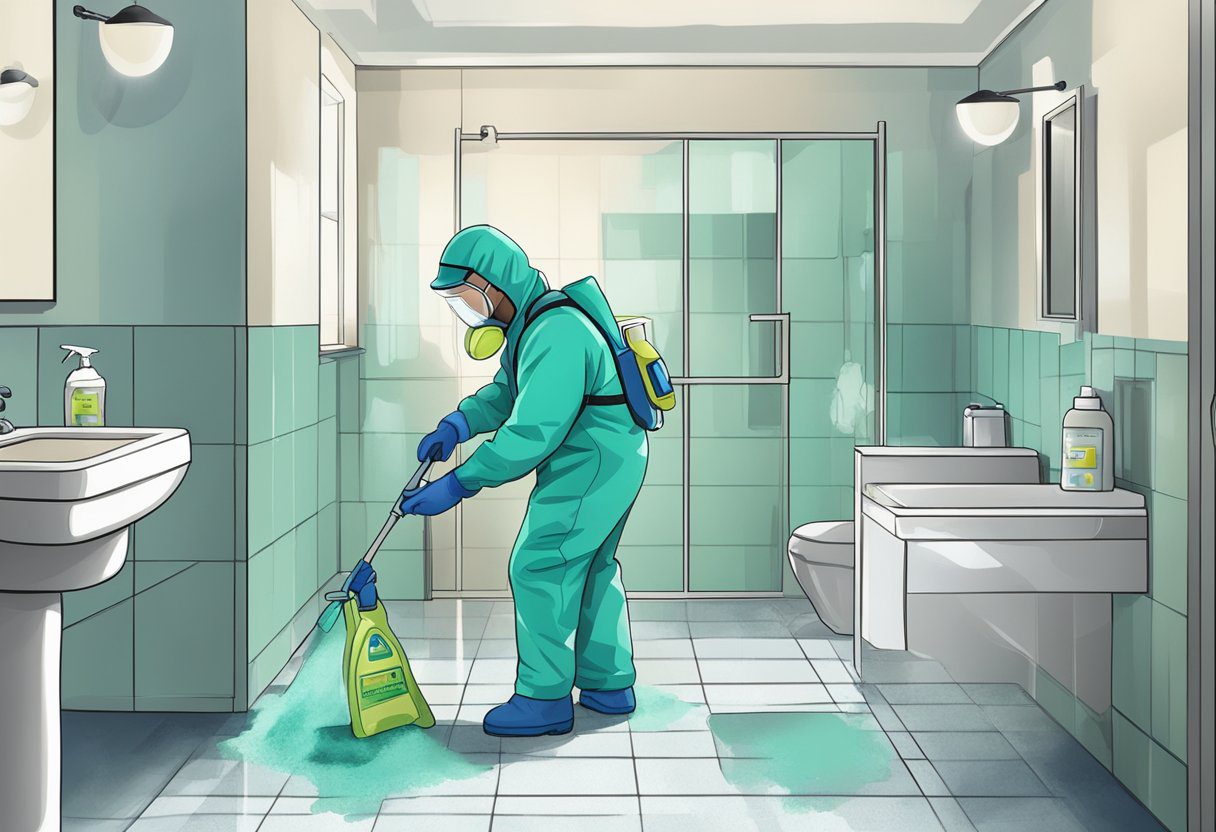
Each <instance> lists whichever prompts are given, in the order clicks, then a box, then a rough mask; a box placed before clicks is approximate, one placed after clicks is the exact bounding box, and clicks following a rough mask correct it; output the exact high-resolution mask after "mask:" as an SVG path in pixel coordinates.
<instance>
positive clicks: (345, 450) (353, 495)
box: [338, 433, 391, 501]
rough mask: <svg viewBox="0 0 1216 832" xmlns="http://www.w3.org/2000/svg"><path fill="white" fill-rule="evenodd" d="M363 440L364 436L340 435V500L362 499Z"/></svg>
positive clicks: (354, 434)
mask: <svg viewBox="0 0 1216 832" xmlns="http://www.w3.org/2000/svg"><path fill="white" fill-rule="evenodd" d="M373 435H375V434H367V436H373ZM389 435H391V434H389ZM363 439H364V435H363V434H358V433H339V434H338V498H339V499H341V500H344V501H350V500H356V501H357V500H359V499H361V495H362V490H361V489H362V472H363V462H362V459H363V458H362V451H361V450H360V449H361V447H362V444H363Z"/></svg>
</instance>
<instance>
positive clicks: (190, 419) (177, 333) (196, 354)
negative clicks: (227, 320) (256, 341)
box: [135, 326, 236, 444]
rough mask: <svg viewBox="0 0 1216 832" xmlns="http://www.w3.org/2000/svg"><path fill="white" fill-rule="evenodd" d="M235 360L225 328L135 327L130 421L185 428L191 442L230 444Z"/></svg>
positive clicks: (229, 337) (232, 434)
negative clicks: (133, 409)
mask: <svg viewBox="0 0 1216 832" xmlns="http://www.w3.org/2000/svg"><path fill="white" fill-rule="evenodd" d="M235 361H236V349H235V344H234V341H233V331H232V328H231V327H212V326H189V327H184V326H174V327H160V326H151V327H148V326H142V327H136V328H135V421H136V423H137V424H140V425H144V426H153V427H180V428H186V429H187V430H188V431H190V439H191V442H194V443H212V444H223V443H231V442H232V441H233V436H234V424H233V422H234V418H235V413H234V393H233V391H234V389H235V385H234V381H235V377H236V368H235Z"/></svg>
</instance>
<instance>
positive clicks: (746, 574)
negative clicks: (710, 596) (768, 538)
mask: <svg viewBox="0 0 1216 832" xmlns="http://www.w3.org/2000/svg"><path fill="white" fill-rule="evenodd" d="M784 562H785V559H784V558H783V557H776V556H774V552H773V549H772V548H771V547H769V546H722V545H704V546H696V547H694V549H693V552H692V557H691V559H690V562H689V568H688V586H689V589H691V590H692V591H693V592H723V591H726V592H730V591H734V592H777V591H780V589H781V570H782V568H783V564H784Z"/></svg>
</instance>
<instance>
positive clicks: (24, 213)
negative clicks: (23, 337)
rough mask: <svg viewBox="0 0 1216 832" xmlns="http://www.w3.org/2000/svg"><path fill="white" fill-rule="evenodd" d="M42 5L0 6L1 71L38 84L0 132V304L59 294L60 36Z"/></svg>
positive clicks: (28, 1)
mask: <svg viewBox="0 0 1216 832" xmlns="http://www.w3.org/2000/svg"><path fill="white" fill-rule="evenodd" d="M53 9H54V6H53V4H51V3H49V2H44V1H43V0H38V2H34V0H3V2H0V70H2V69H8V68H17V69H23V70H24V71H26V72H28V73H29V74H30V75H32V76H34V77H35V78H37V79H38V84H39V86H38V91H37V93H36V97H35V98H34V106H33V109H32V110H30V113H29V115H27V116H26V117H25V119H24V120H23V121H22V122H21V123H20V124H15V125H13V126H11V127H2V126H0V212H2V213H3V215H4V222H3V223H0V300H50V299H51V298H52V297H53V296H54V291H55V171H54V160H55V78H54V69H55V46H54V44H55V30H54V12H53Z"/></svg>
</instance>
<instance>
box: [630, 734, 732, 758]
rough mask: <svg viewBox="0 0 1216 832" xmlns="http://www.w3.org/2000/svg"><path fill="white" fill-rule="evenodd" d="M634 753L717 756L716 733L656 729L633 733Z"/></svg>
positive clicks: (659, 755) (637, 754) (643, 755)
mask: <svg viewBox="0 0 1216 832" xmlns="http://www.w3.org/2000/svg"><path fill="white" fill-rule="evenodd" d="M633 753H634V755H635V756H636V757H638V758H639V759H642V758H647V757H705V758H709V757H717V756H718V749H717V747H716V746H715V745H714V735H713V734H712V733H710V732H709V731H656V732H653V733H637V732H635V733H634V735H633Z"/></svg>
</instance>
